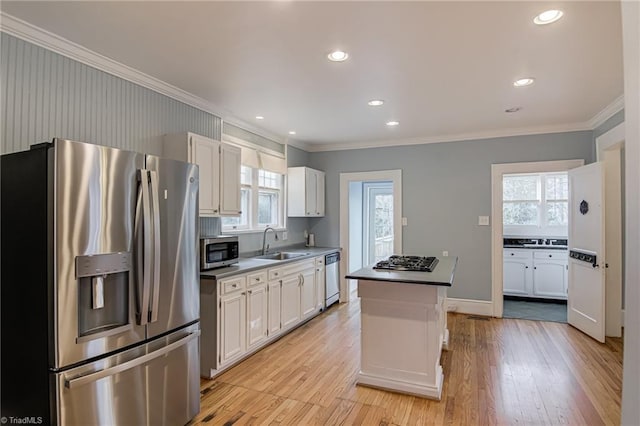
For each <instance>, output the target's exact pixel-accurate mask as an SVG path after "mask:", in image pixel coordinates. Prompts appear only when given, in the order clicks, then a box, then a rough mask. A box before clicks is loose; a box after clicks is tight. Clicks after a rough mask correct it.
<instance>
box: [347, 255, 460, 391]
mask: <svg viewBox="0 0 640 426" xmlns="http://www.w3.org/2000/svg"><path fill="white" fill-rule="evenodd" d="M438 260H439V262H438V264H437V266H436V268H435V269H434V270H433V272H413V271H388V270H378V269H373V268H372V267H366V268H362V269H360V270H358V271H356V272H353V273H351V274H348V275H347V276H346V278H348V279H355V280H358V296H359V297H360V298H361V302H360V306H361V311H360V316H361V325H360V326H361V335H360V344H361V349H360V351H361V352H360V353H361V355H360V372H359V374H358V377H357V383H358V384H361V385H366V386H372V387H376V388H382V389H389V390H393V391H396V392H402V393H408V394H412V395H418V396H422V397H427V398H431V399H437V400H440V396H441V394H442V381H443V378H444V376H443V373H442V366H441V365H440V353H441V351H442V349H447V347H448V342H449V331H448V330H447V314H446V306H445V301H446V298H447V288H448V287H451V285H452V283H453V277H454V273H455V268H456V264H457V258H456V257H443V258H439V259H438Z"/></svg>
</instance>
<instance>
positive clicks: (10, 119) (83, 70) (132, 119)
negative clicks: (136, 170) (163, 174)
mask: <svg viewBox="0 0 640 426" xmlns="http://www.w3.org/2000/svg"><path fill="white" fill-rule="evenodd" d="M0 88H1V91H2V96H1V99H0V102H1V103H0V106H1V108H2V109H1V111H2V114H0V153H3V154H4V153H9V152H15V151H22V150H25V149H28V148H29V145H31V144H33V143H37V142H44V141H50V140H51V139H52V138H54V137H61V138H66V139H73V140H78V141H84V142H91V143H95V144H99V145H106V146H112V147H116V148H122V149H128V150H131V151H138V152H143V153H151V154H160V153H161V146H160V144H159V142H160V138H161V137H162V135H163V134H166V133H181V132H187V131H190V132H194V133H198V134H201V135H203V136H208V137H213V138H216V139H220V119H219V118H218V117H216V116H214V115H212V114H209V113H206V112H204V111H201V110H198V109H196V108H193V107H191V106H189V105H186V104H184V103H181V102H179V101H176V100H174V99H171V98H169V97H167V96H164V95H161V94H159V93H156V92H154V91H152V90H149V89H146V88H144V87H141V86H138V85H136V84H134V83H131V82H128V81H126V80H123V79H121V78H118V77H114V76H113V75H111V74H107V73H105V72H102V71H98V70H97V69H95V68H91V67H89V66H87V65H84V64H81V63H79V62H76V61H74V60H72V59H69V58H66V57H64V56H61V55H59V54H57V53H53V52H51V51H49V50H46V49H43V48H41V47H38V46H35V45H33V44H30V43H27V42H25V41H23V40H20V39H17V38H15V37H12V36H10V35H7V34H5V33H0Z"/></svg>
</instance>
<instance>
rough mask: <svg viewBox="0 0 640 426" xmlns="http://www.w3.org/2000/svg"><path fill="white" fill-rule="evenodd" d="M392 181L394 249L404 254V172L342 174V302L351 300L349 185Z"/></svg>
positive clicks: (381, 171)
mask: <svg viewBox="0 0 640 426" xmlns="http://www.w3.org/2000/svg"><path fill="white" fill-rule="evenodd" d="M369 181H390V182H392V183H393V249H394V252H396V253H398V254H400V253H402V170H378V171H371V172H352V173H340V247H342V256H341V259H340V270H341V271H342V273H341V274H340V302H346V301H348V300H349V290H348V289H349V286H348V280H347V279H345V278H344V276H345V275H346V274H347V273H348V268H349V184H350V183H351V182H369Z"/></svg>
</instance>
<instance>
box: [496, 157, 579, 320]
mask: <svg viewBox="0 0 640 426" xmlns="http://www.w3.org/2000/svg"><path fill="white" fill-rule="evenodd" d="M583 164H584V160H562V161H543V162H533V163H509V164H493V165H492V166H491V188H492V196H491V203H492V213H491V216H492V217H491V222H492V223H493V226H492V239H491V250H492V254H493V255H492V265H491V276H492V300H493V316H494V317H497V318H502V317H503V314H504V295H503V293H504V287H503V283H504V273H503V272H504V270H503V268H504V230H503V179H504V176H505V175H514V174H535V173H558V172H565V171H567V170H570V169H573V168H575V167H580V166H582V165H583ZM525 270H526V271H529V272H532V267H530V269H528V268H525ZM527 273H528V272H527Z"/></svg>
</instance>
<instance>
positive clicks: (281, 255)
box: [255, 251, 311, 260]
mask: <svg viewBox="0 0 640 426" xmlns="http://www.w3.org/2000/svg"><path fill="white" fill-rule="evenodd" d="M310 254H311V253H298V252H287V251H283V252H278V253H271V254H263V255H262V256H256V257H255V258H256V259H269V260H285V259H293V258H296V257H302V256H308V255H310Z"/></svg>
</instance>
